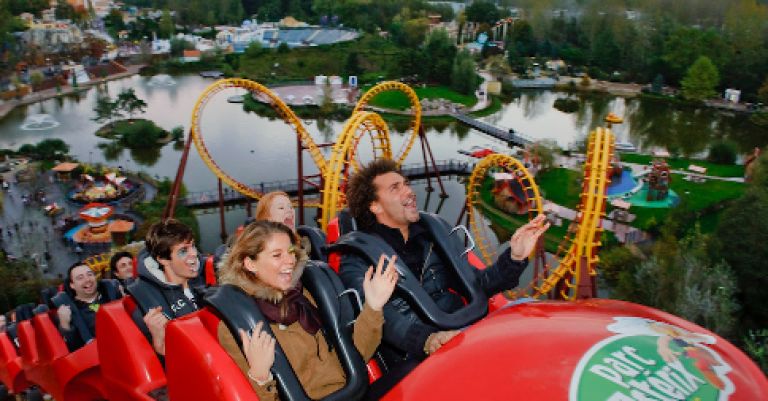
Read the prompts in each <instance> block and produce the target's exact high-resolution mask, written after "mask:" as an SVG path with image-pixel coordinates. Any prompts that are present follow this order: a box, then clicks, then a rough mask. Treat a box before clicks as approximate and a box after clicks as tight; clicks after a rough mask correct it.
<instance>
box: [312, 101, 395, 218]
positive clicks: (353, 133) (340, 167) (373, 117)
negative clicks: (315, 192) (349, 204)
mask: <svg viewBox="0 0 768 401" xmlns="http://www.w3.org/2000/svg"><path fill="white" fill-rule="evenodd" d="M366 134H368V136H369V137H370V138H371V141H372V145H373V146H372V148H373V157H374V159H380V158H384V159H391V158H392V148H391V146H390V143H389V128H388V127H387V124H386V123H385V122H384V120H383V119H382V118H381V116H379V115H378V114H376V113H373V112H368V111H361V112H356V113H354V114H352V117H351V118H350V119H349V120H348V121H347V123H346V125H344V130H343V131H342V132H341V134H340V135H339V137H338V138H337V139H336V142H335V144H334V145H333V149H332V150H331V157H330V160H329V161H328V169H327V170H326V174H325V175H324V176H323V177H324V180H323V181H324V186H323V200H322V206H321V208H322V214H321V217H320V222H319V223H320V228H321V229H322V230H323V231H325V229H326V228H327V226H328V222H329V221H330V219H331V218H333V216H335V215H336V213H337V212H338V211H339V210H340V209H341V208H342V207H343V205H344V204H345V203H346V201H345V199H344V194H343V192H342V190H341V188H340V187H341V183H342V181H343V180H344V179H345V173H346V172H348V170H349V169H351V170H352V171H353V172H354V171H357V170H358V169H359V163H358V162H357V160H356V157H355V156H356V154H355V153H356V148H357V144H358V143H359V142H360V139H361V138H362V137H363V136H364V135H366Z"/></svg>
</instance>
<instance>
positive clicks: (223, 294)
mask: <svg viewBox="0 0 768 401" xmlns="http://www.w3.org/2000/svg"><path fill="white" fill-rule="evenodd" d="M302 283H303V284H304V286H305V288H306V289H307V290H308V291H309V292H310V294H312V297H313V298H314V299H315V302H316V303H317V306H318V309H319V310H320V314H321V319H322V321H323V330H324V334H325V336H326V339H327V340H329V341H330V343H331V344H332V345H333V347H334V349H335V350H336V354H337V355H338V357H339V360H340V362H341V365H342V367H343V368H344V372H345V374H346V377H347V384H346V385H345V386H344V387H343V388H341V389H339V390H338V391H336V392H334V393H332V394H330V395H328V396H326V397H325V398H323V400H324V401H337V400H338V401H342V400H356V399H359V398H361V397H362V396H363V395H364V394H365V391H366V390H367V385H368V379H367V368H366V365H365V362H364V361H363V359H362V357H361V356H360V354H359V352H358V351H357V349H356V348H355V346H354V342H353V340H352V324H353V323H354V319H355V312H354V311H355V308H354V307H353V304H352V302H351V301H350V300H349V299H348V298H344V297H341V298H340V295H341V293H342V291H344V286H343V285H342V284H341V280H340V279H339V278H338V276H336V273H334V272H333V271H332V270H331V269H330V268H328V266H327V265H326V264H325V263H321V262H315V261H310V262H309V263H308V264H307V267H306V268H305V270H304V275H303V276H302ZM204 303H205V304H206V305H208V306H210V307H211V308H212V309H213V310H214V312H215V313H217V314H218V315H219V316H220V317H221V319H222V321H224V322H225V324H226V325H227V327H228V328H229V330H230V331H231V332H232V333H234V334H233V337H234V338H235V340H236V341H237V343H238V345H240V347H241V349H242V343H241V341H240V336H239V335H237V334H236V333H239V330H241V329H242V330H245V331H246V332H250V331H251V330H252V329H253V328H254V327H255V326H256V323H258V322H260V321H264V322H265V324H264V330H266V331H267V332H268V333H269V334H270V335H271V336H273V337H274V333H272V330H271V329H270V327H269V324H268V323H267V322H266V321H265V320H266V318H265V317H264V315H263V314H262V313H261V311H260V310H259V308H258V306H257V304H256V301H255V300H254V299H253V298H252V297H250V296H248V295H247V294H245V293H244V292H243V291H242V290H240V289H239V288H237V287H234V286H232V285H223V286H221V287H219V288H211V289H209V291H208V294H207V296H206V297H205V300H204ZM272 373H273V375H274V376H275V380H276V381H277V383H278V390H279V392H280V398H281V399H282V400H284V401H288V400H290V401H308V400H309V397H308V396H307V394H306V392H305V391H304V389H303V387H302V386H301V382H300V381H299V379H298V377H296V373H295V372H294V371H293V369H292V368H291V365H290V363H289V362H288V358H287V357H286V356H285V353H284V352H283V350H282V348H281V347H280V345H279V344H275V363H274V365H272Z"/></svg>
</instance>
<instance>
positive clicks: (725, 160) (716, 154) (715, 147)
mask: <svg viewBox="0 0 768 401" xmlns="http://www.w3.org/2000/svg"><path fill="white" fill-rule="evenodd" d="M707 160H709V161H710V162H712V163H717V164H728V165H730V164H734V163H735V162H736V145H735V144H734V143H733V142H729V141H719V142H715V143H714V144H712V147H710V148H709V156H708V157H707Z"/></svg>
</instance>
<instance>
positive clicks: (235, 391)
mask: <svg viewBox="0 0 768 401" xmlns="http://www.w3.org/2000/svg"><path fill="white" fill-rule="evenodd" d="M218 322H219V318H218V317H216V316H215V315H214V314H213V313H211V312H210V311H208V310H207V309H203V310H200V311H197V312H194V313H192V314H189V315H187V316H184V317H181V318H179V319H174V320H173V321H172V322H170V323H169V324H168V326H167V327H166V329H165V339H166V346H165V351H166V359H165V360H166V374H167V377H168V395H169V398H170V399H171V400H173V401H178V400H219V401H257V400H258V399H259V397H258V396H257V395H256V392H254V391H253V388H252V387H251V384H250V383H249V382H248V379H247V378H246V377H245V376H244V375H243V374H242V372H240V368H238V367H237V365H236V364H235V362H234V361H233V360H232V358H230V356H229V354H227V352H226V351H225V350H224V349H223V348H222V347H221V345H219V341H218V338H217V327H218Z"/></svg>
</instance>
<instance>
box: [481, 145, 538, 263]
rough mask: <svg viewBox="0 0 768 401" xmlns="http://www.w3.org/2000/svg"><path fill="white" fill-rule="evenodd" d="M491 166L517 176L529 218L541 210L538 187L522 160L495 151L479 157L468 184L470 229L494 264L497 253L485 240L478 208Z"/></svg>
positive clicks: (485, 260)
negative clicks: (495, 253) (482, 187)
mask: <svg viewBox="0 0 768 401" xmlns="http://www.w3.org/2000/svg"><path fill="white" fill-rule="evenodd" d="M492 168H503V169H504V170H506V171H507V172H510V173H511V174H512V175H514V176H515V177H516V180H517V182H518V184H519V185H520V187H521V189H522V190H523V194H524V195H525V201H526V203H527V204H528V215H529V217H535V216H536V215H538V214H540V213H541V212H542V199H541V194H540V192H539V187H538V185H536V182H535V181H534V179H533V176H531V174H530V173H529V172H528V169H526V168H525V166H524V165H523V164H522V163H520V161H519V160H517V159H515V158H514V157H512V156H508V155H503V154H492V155H489V156H486V157H485V158H483V159H482V160H480V162H479V163H477V165H476V166H475V168H474V169H473V170H472V175H471V176H470V177H469V184H468V185H467V213H468V214H469V228H470V230H471V232H472V235H473V236H474V238H475V244H476V246H477V248H478V249H479V250H480V256H481V257H482V258H483V260H484V262H485V263H486V264H491V263H493V255H494V252H493V251H491V249H490V246H489V245H488V241H487V240H486V239H485V234H484V230H483V219H482V217H481V216H478V215H477V214H478V213H477V212H475V210H476V209H477V207H478V206H479V204H480V202H481V198H480V188H481V186H482V184H483V182H484V181H485V178H486V175H487V173H488V170H490V169H492Z"/></svg>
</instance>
